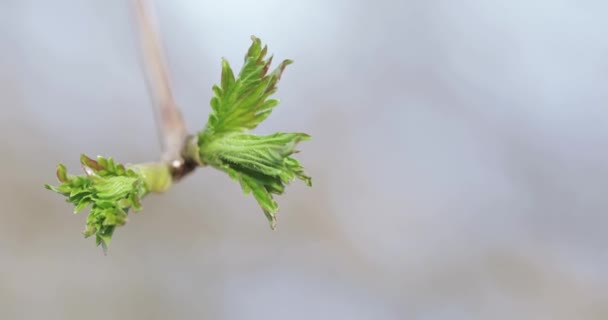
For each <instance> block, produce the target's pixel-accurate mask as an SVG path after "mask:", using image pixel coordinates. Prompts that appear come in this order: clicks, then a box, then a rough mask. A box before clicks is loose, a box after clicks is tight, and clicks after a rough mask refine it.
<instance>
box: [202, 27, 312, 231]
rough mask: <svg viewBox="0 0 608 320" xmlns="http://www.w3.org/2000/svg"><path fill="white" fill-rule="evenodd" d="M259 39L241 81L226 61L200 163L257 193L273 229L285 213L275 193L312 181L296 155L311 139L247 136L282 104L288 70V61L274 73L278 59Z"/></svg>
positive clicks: (282, 135) (283, 135)
mask: <svg viewBox="0 0 608 320" xmlns="http://www.w3.org/2000/svg"><path fill="white" fill-rule="evenodd" d="M251 39H252V40H253V42H252V44H251V46H250V47H249V50H248V51H247V54H246V55H245V62H244V64H243V66H242V67H241V70H240V72H239V73H238V76H237V77H236V78H235V76H234V72H233V71H232V68H231V67H230V64H229V63H228V61H226V60H225V59H223V60H222V74H221V81H220V84H219V85H215V86H213V88H212V90H213V98H211V103H210V104H211V114H210V115H209V121H208V122H207V126H206V127H205V129H204V130H202V131H200V132H199V133H198V149H199V162H200V163H201V164H209V165H211V166H213V167H215V168H217V169H220V170H222V171H224V172H226V173H227V174H228V175H229V176H230V177H231V178H232V179H234V180H237V181H238V182H239V183H240V184H241V187H242V189H243V192H244V193H245V194H249V193H251V194H253V197H254V198H255V199H256V201H257V202H258V204H259V205H260V207H261V208H262V210H263V211H264V214H265V215H266V218H267V219H268V221H269V222H270V226H271V227H272V228H273V229H274V227H275V225H276V213H277V211H278V209H279V206H278V205H277V203H276V201H275V200H274V198H273V194H282V193H283V192H284V191H285V186H286V185H287V184H289V183H290V182H291V181H293V180H294V179H296V178H297V179H300V180H303V181H304V182H305V183H306V184H307V185H309V186H310V185H311V184H312V181H311V178H310V177H309V176H307V175H306V174H305V173H304V168H303V167H302V166H301V165H300V163H299V162H298V161H297V160H296V159H295V158H293V157H291V155H292V154H294V153H295V152H296V151H295V147H296V145H297V144H298V143H299V142H300V141H305V140H309V139H310V136H308V135H307V134H304V133H275V134H271V135H266V136H258V135H253V134H247V133H245V131H247V130H250V129H254V128H255V127H256V126H257V125H258V124H259V123H260V122H262V121H264V120H265V119H266V118H267V117H268V116H269V115H270V113H271V112H272V110H273V108H275V107H276V106H277V105H278V104H279V100H276V99H272V98H271V96H272V94H274V93H275V92H276V90H277V83H278V81H279V79H280V78H281V75H282V73H283V70H284V69H285V67H286V66H287V65H289V64H291V63H292V61H291V60H284V61H283V62H281V63H280V64H279V65H278V67H277V68H276V69H274V71H272V72H270V73H269V72H268V70H269V69H270V64H271V63H272V57H270V58H266V54H267V52H268V48H267V47H266V46H262V42H261V41H260V39H258V38H256V37H254V36H252V37H251Z"/></svg>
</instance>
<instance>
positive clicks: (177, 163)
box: [133, 0, 188, 169]
mask: <svg viewBox="0 0 608 320" xmlns="http://www.w3.org/2000/svg"><path fill="white" fill-rule="evenodd" d="M133 3H134V7H135V15H136V21H137V25H138V29H139V38H140V41H141V51H142V55H143V60H144V65H145V70H146V76H147V81H148V86H149V90H150V91H151V92H150V94H151V96H152V100H153V103H154V106H155V108H157V112H156V113H157V114H156V119H157V123H158V126H159V127H160V128H159V129H160V136H161V145H162V155H161V159H162V161H163V162H165V163H168V164H170V166H171V167H173V168H174V169H180V168H182V167H183V165H184V159H183V156H182V150H183V149H184V147H185V143H186V139H187V136H188V132H187V130H186V125H185V123H184V119H183V118H182V115H181V113H180V111H179V109H178V107H177V105H176V103H175V101H174V99H173V93H172V92H171V84H170V81H169V75H168V71H167V65H166V63H165V60H164V57H163V54H162V47H161V42H160V39H159V37H158V33H157V30H156V26H155V20H154V15H153V11H152V6H151V4H150V1H147V0H133Z"/></svg>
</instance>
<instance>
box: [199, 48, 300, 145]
mask: <svg viewBox="0 0 608 320" xmlns="http://www.w3.org/2000/svg"><path fill="white" fill-rule="evenodd" d="M252 40H253V43H252V44H251V47H250V48H249V50H248V52H247V54H246V55H245V63H244V64H243V67H242V68H241V71H240V72H239V74H238V77H237V78H236V79H235V77H234V73H233V71H232V68H231V67H230V64H229V63H228V61H226V60H225V59H223V60H222V79H221V82H220V86H217V85H215V86H213V93H214V96H213V98H212V99H211V103H210V104H211V108H212V112H211V114H210V115H209V121H208V123H207V128H206V131H207V133H208V134H209V135H213V134H222V133H227V132H235V131H244V130H248V129H253V128H255V127H256V126H257V125H258V124H259V123H260V122H262V121H263V120H264V119H266V118H267V117H268V116H269V115H270V113H271V112H272V109H273V108H274V107H276V106H277V105H278V104H279V101H278V100H275V99H269V97H270V96H271V95H272V94H273V93H274V92H275V91H276V89H277V87H276V84H277V82H278V81H279V79H280V77H281V74H282V73H283V70H284V69H285V67H286V66H287V65H289V64H291V63H292V61H291V60H284V61H283V62H281V63H280V64H279V66H278V67H277V68H276V69H275V70H274V71H273V72H271V73H268V69H269V68H270V64H271V62H272V57H270V58H266V53H267V51H268V49H267V47H266V46H264V47H263V48H262V43H261V41H260V39H258V38H256V37H253V36H252Z"/></svg>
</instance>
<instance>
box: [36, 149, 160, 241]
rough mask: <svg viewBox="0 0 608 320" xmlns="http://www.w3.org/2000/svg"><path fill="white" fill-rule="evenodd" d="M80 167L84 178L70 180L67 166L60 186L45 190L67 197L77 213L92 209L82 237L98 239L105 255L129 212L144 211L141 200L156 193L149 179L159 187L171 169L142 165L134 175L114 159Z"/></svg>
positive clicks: (61, 169) (62, 170) (86, 162)
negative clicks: (133, 210) (150, 187)
mask: <svg viewBox="0 0 608 320" xmlns="http://www.w3.org/2000/svg"><path fill="white" fill-rule="evenodd" d="M80 163H81V164H82V166H83V169H84V171H85V174H84V175H78V176H70V175H68V174H67V170H66V168H65V166H64V165H62V164H60V165H58V166H57V178H58V180H59V182H60V183H61V184H60V185H59V186H57V187H54V186H51V185H45V187H46V188H47V189H49V190H51V191H54V192H57V193H59V194H62V195H63V196H65V197H66V201H67V202H70V203H72V204H73V205H74V213H77V212H80V211H81V210H83V209H84V208H86V207H88V206H90V212H89V215H88V217H87V222H86V227H85V230H84V231H83V234H84V236H85V237H90V236H92V235H95V239H96V240H95V241H96V243H97V245H100V246H102V247H103V249H104V252H105V251H107V248H108V246H109V244H110V241H111V239H112V235H113V234H114V230H115V228H116V227H117V226H122V225H124V224H125V223H126V221H127V215H128V212H129V210H130V209H131V208H133V209H135V210H138V209H141V203H140V199H141V198H142V197H144V196H145V195H146V194H148V193H149V192H150V191H156V190H150V189H149V186H150V185H151V183H149V182H148V179H150V180H152V181H153V183H154V186H155V187H156V184H158V183H159V182H158V181H164V182H166V181H165V179H166V177H165V176H166V175H168V174H169V169H168V167H167V166H166V165H159V164H147V165H146V164H141V165H136V166H134V168H135V169H136V170H137V171H135V170H131V169H126V168H125V167H124V166H123V165H122V164H117V163H115V162H114V160H113V159H112V158H104V157H98V158H97V159H96V160H93V159H91V158H89V157H87V156H85V155H82V156H81V157H80ZM161 166H162V167H163V168H164V171H163V170H162V168H161ZM143 173H145V175H144V174H143ZM158 176H162V177H161V178H159V177H158ZM163 187H164V186H163Z"/></svg>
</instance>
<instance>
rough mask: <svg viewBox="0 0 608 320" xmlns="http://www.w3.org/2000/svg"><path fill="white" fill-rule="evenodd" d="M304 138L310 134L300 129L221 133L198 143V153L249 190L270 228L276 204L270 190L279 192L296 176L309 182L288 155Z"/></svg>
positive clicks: (276, 207) (245, 189)
mask: <svg viewBox="0 0 608 320" xmlns="http://www.w3.org/2000/svg"><path fill="white" fill-rule="evenodd" d="M308 139H310V136H308V135H307V134H304V133H275V134H271V135H267V136H257V135H252V134H246V133H232V134H225V135H223V136H221V137H217V138H216V139H213V140H212V141H211V142H210V143H209V144H207V145H203V146H201V149H200V152H201V154H200V156H201V158H202V159H203V160H204V162H205V163H208V164H210V165H212V166H213V167H215V168H218V169H220V170H222V171H225V172H226V173H228V174H229V175H230V177H232V178H233V179H235V180H237V181H239V182H240V184H241V187H242V188H243V191H244V192H245V194H248V193H252V194H253V196H254V198H255V199H256V200H257V202H258V204H259V205H260V207H262V210H263V211H264V213H265V215H266V217H267V218H268V220H269V222H270V224H271V227H273V228H274V226H275V224H276V219H275V214H276V212H277V211H278V205H277V203H276V202H275V201H274V199H273V197H272V194H282V193H283V192H284V190H285V186H286V185H287V184H289V183H290V182H291V181H293V180H295V179H296V178H298V179H301V180H303V181H305V182H306V184H307V185H309V186H310V185H311V184H312V181H311V178H310V177H309V176H307V175H306V174H305V173H304V168H303V167H302V166H301V165H300V163H299V162H298V161H297V160H296V159H295V158H293V157H291V155H292V154H294V153H295V152H296V150H295V147H296V145H297V144H298V143H299V142H300V141H304V140H308Z"/></svg>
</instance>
